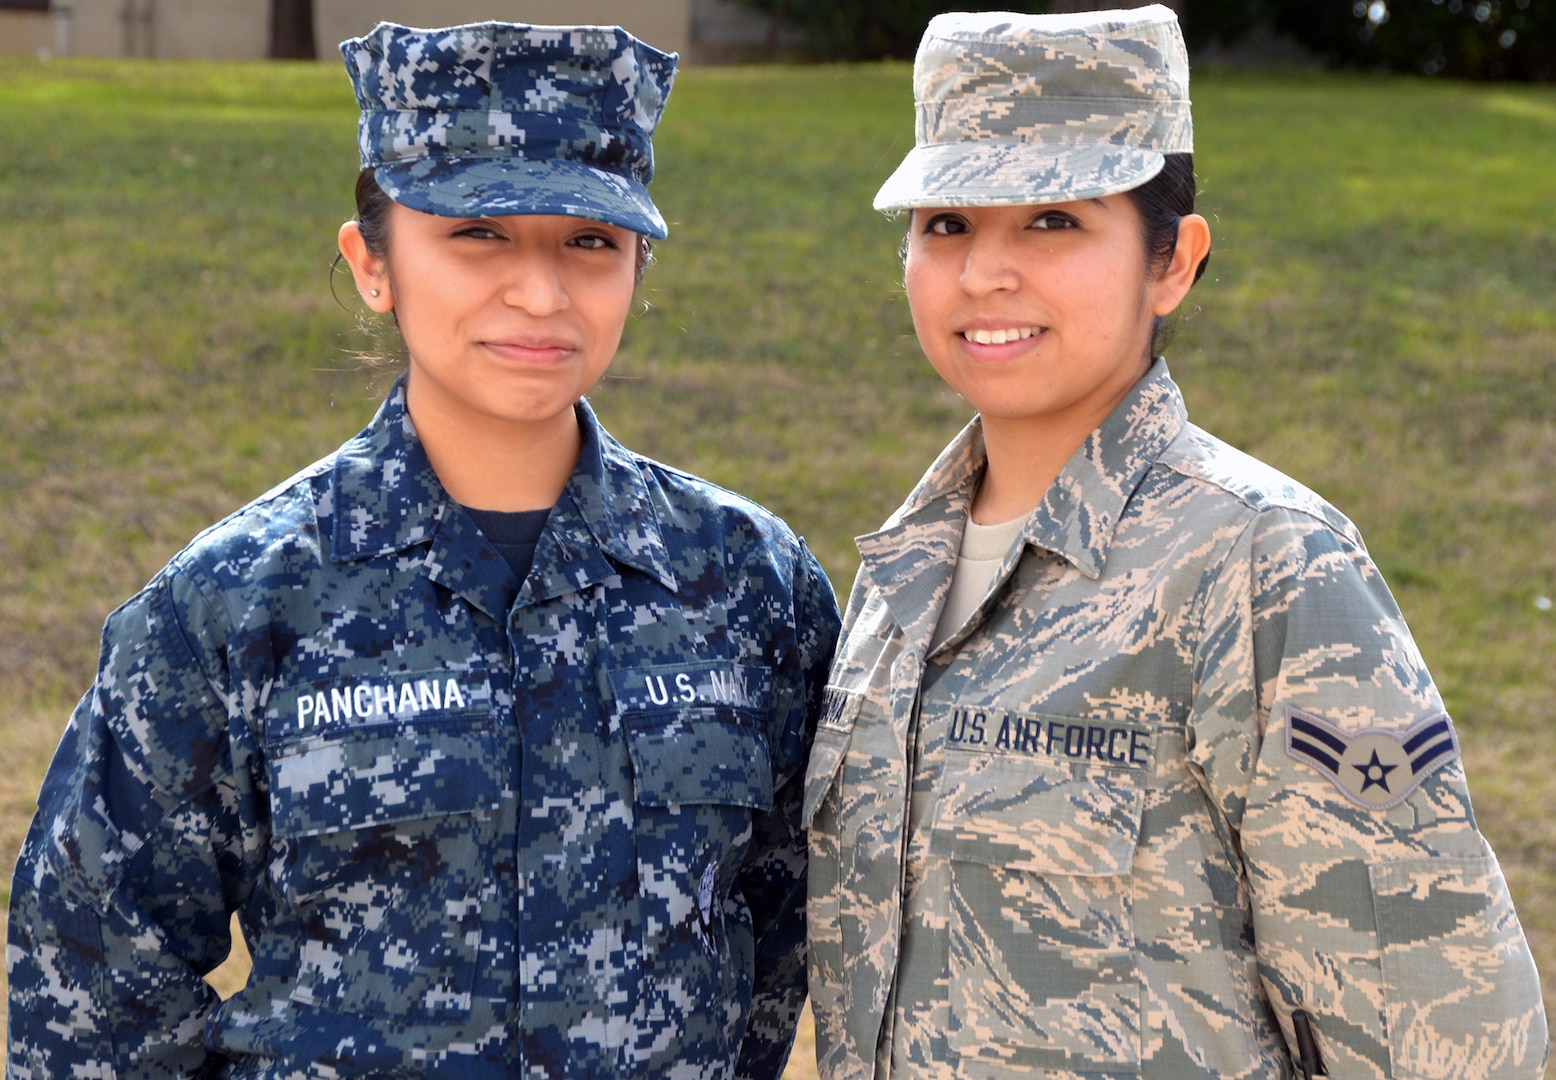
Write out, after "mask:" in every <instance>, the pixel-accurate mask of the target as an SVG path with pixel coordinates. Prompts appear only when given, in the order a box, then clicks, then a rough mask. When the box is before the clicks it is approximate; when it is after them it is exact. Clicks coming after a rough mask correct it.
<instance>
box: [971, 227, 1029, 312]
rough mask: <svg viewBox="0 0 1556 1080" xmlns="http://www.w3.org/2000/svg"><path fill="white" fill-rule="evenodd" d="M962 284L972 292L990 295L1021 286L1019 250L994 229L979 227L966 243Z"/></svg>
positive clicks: (972, 293)
mask: <svg viewBox="0 0 1556 1080" xmlns="http://www.w3.org/2000/svg"><path fill="white" fill-rule="evenodd" d="M961 284H962V289H963V290H964V291H965V292H966V293H967V294H968V295H969V296H987V295H989V294H991V293H997V292H1009V291H1013V290H1015V289H1017V288H1019V287H1020V284H1021V273H1020V270H1019V268H1018V267H1017V265H1016V252H1015V251H1014V250H1012V248H1011V245H1010V244H1009V243H1007V242H1006V240H1005V238H1004V237H1003V236H1000V235H998V234H997V233H996V232H995V230H992V229H979V230H977V231H975V232H974V233H973V235H972V238H971V241H970V242H969V244H968V246H967V261H966V262H965V263H963V265H962V276H961Z"/></svg>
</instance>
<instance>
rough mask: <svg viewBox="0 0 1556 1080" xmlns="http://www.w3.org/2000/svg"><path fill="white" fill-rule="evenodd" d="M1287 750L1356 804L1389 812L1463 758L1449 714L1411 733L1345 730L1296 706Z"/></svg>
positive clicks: (1431, 719)
mask: <svg viewBox="0 0 1556 1080" xmlns="http://www.w3.org/2000/svg"><path fill="white" fill-rule="evenodd" d="M1286 753H1288V754H1290V755H1291V756H1292V757H1294V758H1296V759H1297V760H1298V761H1301V762H1304V763H1306V764H1308V765H1311V766H1313V768H1315V769H1317V770H1318V771H1319V772H1321V773H1323V774H1324V775H1325V776H1327V777H1328V778H1329V779H1330V780H1331V781H1333V782H1334V785H1335V787H1337V788H1339V789H1340V791H1341V793H1342V794H1344V795H1345V797H1346V798H1347V799H1349V800H1351V802H1353V803H1355V804H1356V805H1357V806H1360V807H1362V808H1363V809H1367V810H1387V809H1388V808H1389V807H1391V806H1398V805H1399V804H1400V803H1402V802H1404V801H1405V800H1406V799H1407V798H1409V796H1410V793H1411V792H1412V791H1414V790H1415V789H1416V788H1418V787H1420V786H1421V784H1422V783H1423V782H1424V781H1425V780H1426V778H1427V777H1428V776H1430V775H1431V774H1432V773H1434V772H1436V771H1437V770H1438V769H1439V768H1441V767H1442V766H1444V765H1446V764H1448V762H1450V761H1454V760H1456V759H1457V758H1458V756H1459V740H1458V737H1457V736H1455V735H1454V733H1453V724H1452V723H1451V722H1450V721H1449V720H1448V715H1447V714H1446V713H1438V714H1437V715H1436V716H1431V717H1428V718H1427V719H1425V720H1422V721H1421V722H1420V723H1419V724H1416V725H1415V726H1413V727H1411V728H1410V729H1409V730H1408V731H1402V732H1395V731H1381V730H1379V729H1376V728H1369V729H1367V730H1366V731H1346V730H1344V729H1342V728H1338V727H1336V726H1335V725H1333V724H1331V723H1330V722H1329V721H1327V720H1324V719H1322V718H1320V717H1317V716H1314V715H1313V714H1312V713H1306V712H1303V711H1302V710H1301V709H1297V708H1287V710H1286Z"/></svg>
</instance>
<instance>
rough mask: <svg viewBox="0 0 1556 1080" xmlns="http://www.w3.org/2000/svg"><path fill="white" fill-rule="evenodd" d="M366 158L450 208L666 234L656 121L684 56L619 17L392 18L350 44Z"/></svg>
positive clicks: (408, 192) (425, 204)
mask: <svg viewBox="0 0 1556 1080" xmlns="http://www.w3.org/2000/svg"><path fill="white" fill-rule="evenodd" d="M340 51H341V56H342V57H343V58H344V59H345V61H346V71H347V72H348V73H349V74H350V76H351V83H352V86H353V88H354V89H355V90H356V96H357V104H358V105H360V106H361V108H362V118H361V121H360V123H359V125H358V144H359V148H360V150H361V152H362V167H363V168H364V169H372V170H373V171H374V176H375V177H376V178H377V180H378V186H379V187H381V188H383V189H384V192H385V193H386V194H387V195H388V196H389V197H390V198H391V199H393V200H395V202H398V203H400V204H402V205H404V206H408V207H410V208H411V209H412V210H420V211H421V212H422V213H426V214H440V215H442V216H444V217H485V216H488V215H492V216H500V215H505V214H559V215H563V216H569V217H586V218H593V219H595V220H597V221H606V222H609V223H611V224H613V225H620V226H622V227H623V228H627V229H631V230H633V231H634V232H639V233H644V234H646V235H648V236H652V237H654V238H655V239H656V240H657V239H663V237H664V236H665V234H666V228H665V221H664V218H663V217H662V216H661V215H660V213H659V211H658V209H657V208H655V206H654V203H653V200H652V199H650V198H649V195H648V186H647V185H648V181H649V180H650V179H651V178H652V177H653V175H654V148H653V141H652V140H653V134H654V129H655V128H656V127H657V126H658V125H659V118H660V116H661V115H662V114H663V112H664V107H665V99H666V98H668V97H669V95H670V86H671V84H672V83H673V82H674V79H675V67H676V57H675V55H674V54H673V53H662V52H660V51H659V50H658V49H654V48H652V47H650V46H648V45H645V44H643V43H642V42H640V41H638V40H637V39H636V38H634V37H633V36H632V35H631V34H629V33H627V32H626V31H625V30H623V29H621V28H620V27H616V26H531V25H526V24H521V23H500V22H490V23H472V24H469V25H466V26H448V27H443V28H441V29H436V30H420V29H416V28H414V27H409V26H400V25H397V24H395V23H379V24H378V25H377V26H376V27H374V28H373V30H372V31H371V32H370V33H368V34H366V35H364V36H362V37H359V38H352V39H351V40H349V41H343V42H341V45H340Z"/></svg>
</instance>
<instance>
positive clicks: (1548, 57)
mask: <svg viewBox="0 0 1556 1080" xmlns="http://www.w3.org/2000/svg"><path fill="white" fill-rule="evenodd" d="M1211 2H1215V0H1211ZM1195 3H1196V0H1189V6H1190V8H1191V10H1192V7H1193V5H1194V4H1195ZM1270 6H1271V8H1272V9H1273V15H1274V19H1273V24H1274V26H1275V28H1276V29H1278V30H1280V31H1281V32H1283V33H1286V34H1289V35H1290V36H1291V37H1293V38H1295V39H1296V40H1297V41H1299V42H1301V43H1302V44H1303V45H1305V46H1307V47H1308V48H1309V49H1311V50H1313V52H1315V53H1317V54H1318V55H1320V56H1322V57H1325V58H1326V59H1328V60H1329V61H1330V62H1332V63H1334V64H1337V65H1339V66H1343V67H1359V68H1369V67H1370V68H1384V69H1387V70H1391V71H1406V72H1415V73H1417V74H1425V75H1443V76H1448V77H1452V78H1463V79H1518V80H1529V81H1543V82H1549V81H1553V80H1556V0H1271V3H1270Z"/></svg>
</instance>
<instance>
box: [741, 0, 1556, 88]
mask: <svg viewBox="0 0 1556 1080" xmlns="http://www.w3.org/2000/svg"><path fill="white" fill-rule="evenodd" d="M739 2H740V3H743V4H745V5H747V6H748V7H753V8H756V9H757V10H759V11H762V12H765V13H766V14H768V15H771V16H773V17H775V18H778V19H781V20H783V21H784V22H786V23H788V24H789V25H790V26H793V27H796V28H797V29H799V30H801V31H802V32H803V33H804V35H805V48H806V51H807V52H808V53H809V54H810V55H812V56H813V57H815V58H817V59H825V60H876V59H880V58H882V57H888V56H895V57H901V58H905V59H908V58H911V57H912V56H913V53H914V51H915V50H916V49H917V48H918V43H919V38H920V37H922V36H923V33H924V26H925V24H927V23H928V22H929V20H930V19H931V18H932V17H933V16H935V15H938V14H939V13H941V12H943V11H958V10H967V9H968V8H970V7H977V6H978V5H974V4H970V3H967V2H963V3H954V2H953V3H936V2H935V0H739ZM1134 2H1136V0H1119V3H1121V4H1124V5H1126V6H1128V5H1130V4H1132V3H1134ZM1001 6H1003V7H1005V8H1007V9H1009V10H1012V11H1023V12H1032V13H1040V12H1044V11H1049V10H1052V9H1055V8H1058V9H1061V10H1073V9H1074V8H1076V7H1078V6H1081V5H1078V4H1076V3H1073V2H1071V0H1062V2H1055V0H1047V2H1044V0H1038V2H1034V3H1026V4H1019V3H1006V4H1002V5H1001ZM1097 6H1099V7H1103V6H1107V5H1105V4H1103V3H1101V0H1098V2H1097ZM1175 6H1176V7H1177V9H1178V12H1179V18H1180V20H1181V22H1182V24H1183V32H1184V36H1185V38H1186V39H1187V40H1188V43H1189V49H1190V51H1191V52H1192V51H1194V50H1196V49H1198V48H1200V47H1202V46H1205V45H1210V44H1216V45H1223V46H1236V45H1238V44H1240V43H1242V42H1244V41H1246V40H1247V39H1248V38H1249V37H1250V36H1251V35H1253V34H1255V33H1256V32H1258V31H1261V30H1274V31H1277V32H1279V33H1281V34H1284V35H1286V36H1288V37H1290V38H1292V39H1293V40H1295V41H1296V42H1298V43H1299V44H1301V45H1302V46H1304V47H1305V48H1307V49H1308V50H1310V51H1311V52H1312V53H1313V54H1315V55H1316V56H1318V57H1321V58H1323V59H1324V60H1326V61H1327V62H1329V63H1331V64H1333V65H1335V66H1337V67H1354V68H1375V69H1384V70H1389V71H1402V72H1412V73H1415V74H1422V75H1438V76H1446V77H1449V78H1462V79H1516V80H1526V81H1543V82H1551V81H1556V0H1179V2H1178V3H1177V4H1176V5H1175Z"/></svg>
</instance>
